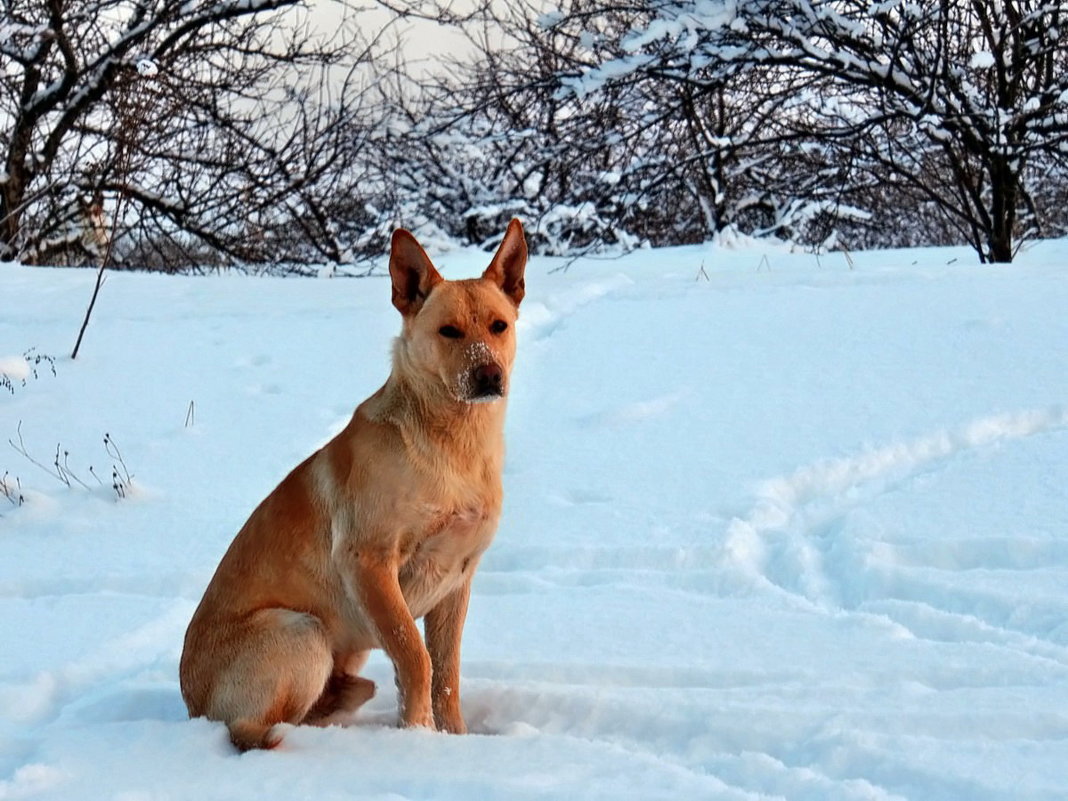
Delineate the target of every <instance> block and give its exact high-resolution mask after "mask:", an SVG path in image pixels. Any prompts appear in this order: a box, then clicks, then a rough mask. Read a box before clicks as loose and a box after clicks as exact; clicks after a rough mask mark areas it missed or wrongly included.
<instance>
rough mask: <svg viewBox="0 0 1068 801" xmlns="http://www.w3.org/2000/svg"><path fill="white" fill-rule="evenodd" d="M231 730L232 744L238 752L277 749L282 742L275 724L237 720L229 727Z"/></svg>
mask: <svg viewBox="0 0 1068 801" xmlns="http://www.w3.org/2000/svg"><path fill="white" fill-rule="evenodd" d="M227 728H228V729H229V730H230V742H232V743H233V744H234V747H235V748H236V749H237V750H238V751H242V752H244V751H251V750H252V749H253V748H266V749H271V748H276V747H278V745H279V743H281V742H282V734H281V732H279V731H277V730H276V729H275V727H274V724H271V723H260V722H258V721H254V720H248V719H247V718H246V719H243V720H235V721H234V722H233V723H230V724H228V725H227Z"/></svg>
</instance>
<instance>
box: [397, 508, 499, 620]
mask: <svg viewBox="0 0 1068 801" xmlns="http://www.w3.org/2000/svg"><path fill="white" fill-rule="evenodd" d="M499 511H500V510H499V508H497V507H496V506H495V505H492V504H488V503H487V504H477V505H467V506H462V507H458V508H453V509H440V508H428V510H427V514H426V517H425V523H424V525H423V526H420V527H419V528H420V530H418V531H416V532H414V533H413V535H412V537H411V538H410V539H409V541H408V542H406V543H404V546H403V548H402V553H403V556H402V561H401V566H400V571H399V578H400V585H401V592H402V593H403V594H404V598H405V600H406V601H407V603H408V608H409V609H410V610H411V612H412V615H413V617H421V616H422V615H425V614H426V613H427V612H428V611H430V610H431V609H433V608H434V606H436V605H437V603H438V602H439V601H440V600H441V599H442V598H444V597H445V596H446V595H448V594H449V593H450V592H451V591H452V590H454V589H456V588H457V587H459V586H460V585H461V584H462V583H463V582H464V581H465V580H466V579H467V578H468V576H469V575H470V573H471V572H472V571H473V570H474V568H475V565H476V564H477V563H478V558H479V557H480V556H481V555H482V552H483V551H485V550H486V548H488V547H489V544H490V542H491V541H492V539H493V534H494V531H495V530H496V528H497V518H498V515H499Z"/></svg>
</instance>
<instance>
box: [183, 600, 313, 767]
mask: <svg viewBox="0 0 1068 801" xmlns="http://www.w3.org/2000/svg"><path fill="white" fill-rule="evenodd" d="M228 634H229V636H228V637H227V639H226V641H225V648H226V650H227V651H228V652H229V653H228V658H226V661H225V665H224V667H223V668H222V669H221V670H220V671H219V672H218V673H217V675H216V676H215V681H214V682H213V685H214V686H213V688H212V691H211V694H210V697H209V700H208V704H207V708H206V709H205V710H204V712H203V714H205V715H206V716H207V717H208V718H210V719H212V720H221V721H224V722H225V723H226V725H227V728H228V729H229V730H230V740H231V741H232V742H233V744H234V746H236V747H237V748H238V750H241V751H247V750H249V749H252V748H274V747H275V746H277V745H278V744H279V743H280V742H281V740H282V737H281V735H280V734H279V733H278V732H277V731H276V730H275V729H274V726H275V724H278V723H300V722H302V721H303V720H304V719H305V717H306V716H307V715H308V711H309V710H310V709H311V708H312V707H313V706H314V705H315V703H316V701H318V700H319V698H320V697H322V695H323V690H324V688H325V687H326V685H327V680H328V679H329V678H330V673H331V671H332V670H333V657H332V655H331V649H330V644H329V642H328V641H327V638H326V635H325V633H324V631H323V627H322V624H321V623H320V622H319V619H318V618H316V617H314V616H312V615H309V614H306V613H303V612H296V611H293V610H290V609H261V610H259V611H258V612H255V613H254V614H252V615H251V616H249V617H248V618H247V619H246V620H245V621H243V622H242V624H241V625H240V628H239V629H238V630H237V631H233V630H231V631H230V632H228Z"/></svg>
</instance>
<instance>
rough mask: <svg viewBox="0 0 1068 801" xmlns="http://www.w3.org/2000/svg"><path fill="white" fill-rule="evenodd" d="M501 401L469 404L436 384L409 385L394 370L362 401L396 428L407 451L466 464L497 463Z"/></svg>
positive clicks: (373, 415)
mask: <svg viewBox="0 0 1068 801" xmlns="http://www.w3.org/2000/svg"><path fill="white" fill-rule="evenodd" d="M505 408H506V404H505V400H504V398H501V399H500V400H496V401H493V402H490V403H470V402H466V401H461V400H457V399H456V398H454V397H452V396H451V395H450V394H449V393H448V392H447V390H446V389H445V388H444V387H441V386H419V387H416V386H412V385H411V384H410V383H408V382H407V381H405V380H404V379H402V378H400V377H398V374H397V373H396V372H394V373H393V374H392V375H390V377H389V380H388V381H386V383H385V385H383V387H382V388H381V389H380V390H378V392H376V393H375V394H374V396H373V397H372V398H370V399H369V401H368V407H367V412H368V415H369V416H370V417H371V418H372V419H374V420H376V421H378V422H382V423H388V424H392V425H394V426H396V427H397V429H398V430H399V431H400V433H401V435H402V437H403V438H404V441H405V443H406V444H407V445H408V447H409V448H410V449H413V450H414V451H416V452H418V453H421V454H423V455H424V456H426V457H430V458H435V457H436V455H437V454H449V455H451V456H452V457H453V458H455V459H456V460H457V461H459V462H462V463H467V464H469V465H470V466H471V467H475V466H476V465H485V464H486V462H487V460H489V461H493V462H496V461H499V460H500V455H501V454H502V452H503V442H504V413H505Z"/></svg>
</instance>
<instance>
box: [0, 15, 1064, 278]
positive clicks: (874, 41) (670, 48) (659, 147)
mask: <svg viewBox="0 0 1068 801" xmlns="http://www.w3.org/2000/svg"><path fill="white" fill-rule="evenodd" d="M297 5H299V3H298V0H241V2H235V1H234V0H201V2H188V1H187V0H181V1H179V0H10V2H8V3H7V4H6V6H5V8H4V10H3V11H0V58H3V59H4V61H5V69H4V70H0V151H2V154H3V158H4V159H5V165H4V170H5V172H4V173H3V174H2V175H0V258H8V259H10V258H17V259H21V260H23V261H28V262H34V263H56V262H65V263H92V262H94V261H96V260H98V259H99V258H100V254H101V251H102V249H103V246H104V245H105V244H106V243H107V241H108V238H109V237H112V236H115V237H116V241H115V248H114V252H115V257H116V259H117V260H118V262H119V263H120V264H125V265H128V266H133V267H141V266H164V267H188V266H193V265H196V266H197V267H199V268H203V267H210V266H213V265H218V264H242V265H249V264H253V265H255V264H272V265H273V264H284V265H290V266H292V267H293V268H294V269H303V268H302V267H301V265H315V264H322V263H332V264H350V263H353V262H356V261H359V260H361V259H364V258H377V257H378V256H379V254H380V253H381V251H382V249H383V247H384V243H385V241H386V239H385V237H386V235H387V234H388V231H389V230H390V228H391V227H393V226H394V225H397V224H402V225H406V226H408V227H411V228H415V229H418V230H419V232H420V234H421V235H422V236H423V237H424V238H427V239H431V240H432V239H434V238H438V237H439V238H441V239H448V240H451V241H454V242H460V243H471V244H477V245H482V246H485V247H487V248H489V247H493V246H494V245H495V240H494V238H495V237H497V236H499V235H500V232H501V231H503V230H504V225H505V223H506V222H507V220H508V219H509V218H510V217H512V216H515V215H518V216H521V217H523V218H524V220H525V221H526V222H527V230H528V232H529V235H530V238H531V245H532V247H533V248H534V249H535V250H537V251H540V252H544V253H558V254H569V253H576V252H581V251H584V250H587V249H598V248H614V249H619V248H628V247H634V246H636V245H639V244H641V243H650V244H654V245H661V244H674V243H686V242H698V241H703V240H707V239H710V238H712V237H715V236H717V235H719V234H720V233H721V232H724V231H728V230H739V231H742V232H745V233H747V234H752V235H756V236H765V235H773V236H777V237H780V238H783V239H786V240H790V241H793V242H797V243H799V244H802V245H805V246H811V247H821V248H833V247H847V248H850V249H857V248H864V247H872V246H894V245H919V244H949V243H968V244H970V245H972V247H974V248H975V250H976V252H977V253H978V254H979V255H980V257H981V258H982V259H983V260H988V261H1010V260H1011V258H1012V256H1013V254H1014V252H1015V250H1016V248H1017V247H1018V246H1019V244H1020V242H1021V241H1023V240H1024V239H1026V238H1028V237H1038V236H1053V235H1061V234H1064V233H1068V32H1066V31H1065V30H1064V28H1065V26H1066V24H1068V12H1066V11H1065V9H1064V8H1063V6H1062V4H1059V3H1052V2H1044V1H1043V0H963V1H962V2H957V0H911V1H910V2H904V0H883V2H880V3H875V4H873V3H871V2H868V0H737V2H731V3H725V2H715V1H714V0H713V1H712V2H710V1H709V0H640V1H639V2H627V3H615V2H604V1H603V0H560V4H559V5H558V6H555V7H552V8H549V7H547V6H546V5H545V4H544V3H541V2H533V0H495V1H494V2H490V0H483V1H482V2H481V3H478V2H474V3H465V4H455V3H453V2H448V1H447V0H377V5H378V6H379V7H380V8H388V9H391V10H392V11H393V12H394V14H395V15H396V18H398V19H401V18H403V19H420V20H422V24H423V25H424V27H425V26H426V25H428V24H433V23H437V24H441V25H449V26H452V27H454V28H458V29H460V30H462V31H464V32H465V33H466V34H467V36H468V40H469V47H468V49H467V50H466V51H465V52H463V53H462V54H459V55H458V56H457V57H456V58H454V59H452V60H450V61H448V62H444V61H443V62H441V63H438V64H437V65H436V68H435V69H427V68H426V65H421V67H420V69H419V70H414V69H409V68H407V67H406V65H405V64H404V62H403V58H402V57H401V56H400V55H399V53H400V52H403V51H398V50H397V49H396V48H392V47H390V46H387V44H386V40H385V39H381V38H379V33H376V31H375V30H372V29H370V27H369V26H370V23H367V22H366V20H368V19H370V17H368V16H367V15H365V14H362V13H358V12H356V13H353V14H351V15H350V16H348V17H346V20H347V22H346V23H345V24H343V25H342V26H341V27H340V28H339V30H338V31H337V32H336V33H335V35H334V36H333V37H332V38H328V39H324V38H321V37H319V36H316V35H314V34H313V33H312V32H311V31H310V30H309V29H308V28H306V27H303V26H302V25H301V21H300V17H299V16H297V15H295V13H294V8H293V7H295V6H297ZM460 11H462V13H459V12H460ZM379 27H380V24H379ZM120 197H123V198H125V199H126V200H127V205H128V211H127V213H126V214H123V215H122V219H121V220H115V219H114V211H113V209H115V208H116V204H115V201H116V199H118V198H120Z"/></svg>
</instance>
